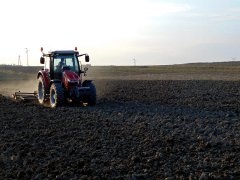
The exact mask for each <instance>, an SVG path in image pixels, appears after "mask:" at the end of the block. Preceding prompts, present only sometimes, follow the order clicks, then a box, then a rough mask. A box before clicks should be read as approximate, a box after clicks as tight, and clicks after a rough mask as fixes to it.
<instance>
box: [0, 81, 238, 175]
mask: <svg viewBox="0 0 240 180" xmlns="http://www.w3.org/2000/svg"><path fill="white" fill-rule="evenodd" d="M96 86H97V90H98V104H97V105H96V106H95V107H80V106H76V105H71V104H68V105H66V106H64V107H59V108H56V109H50V108H46V107H42V106H40V105H38V104H37V103H33V102H31V103H23V102H15V101H13V100H11V99H10V98H7V97H4V96H0V119H1V120H0V130H1V133H0V179H11V178H12V179H16V178H23V179H45V178H47V179H88V178H90V179H164V178H169V179H170V178H172V179H173V178H174V179H181V178H182V179H188V178H192V179H199V178H200V179H207V178H209V179H240V161H239V159H240V121H239V119H240V114H239V107H240V83H239V82H237V81H235V82H228V81H136V80H122V81H116V80H98V81H96Z"/></svg>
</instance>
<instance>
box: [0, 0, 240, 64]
mask: <svg viewBox="0 0 240 180" xmlns="http://www.w3.org/2000/svg"><path fill="white" fill-rule="evenodd" d="M0 22H1V30H0V48H1V54H0V64H16V63H17V60H18V56H19V55H20V56H21V60H22V63H23V64H26V53H25V48H28V49H29V61H30V65H39V57H40V55H41V54H40V51H39V49H40V47H41V46H43V47H44V49H45V51H48V50H54V49H73V48H74V47H75V46H78V49H79V50H80V51H81V52H87V53H89V55H90V57H91V62H92V64H93V65H132V64H133V58H135V59H136V61H137V64H138V65H161V64H179V63H189V62H213V61H229V60H232V59H235V60H239V59H240V53H239V47H240V1H237V0H191V1H190V0H121V1H120V0H101V1H99V0H89V1H84V0H69V1H64V0H35V1H31V0H21V1H18V0H8V1H1V2H0Z"/></svg>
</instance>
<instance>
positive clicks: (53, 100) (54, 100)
mask: <svg viewBox="0 0 240 180" xmlns="http://www.w3.org/2000/svg"><path fill="white" fill-rule="evenodd" d="M63 102H64V93H63V88H62V84H61V83H53V84H52V85H51V88H50V106H51V108H55V107H57V106H61V105H62V104H63Z"/></svg>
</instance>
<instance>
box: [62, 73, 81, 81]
mask: <svg viewBox="0 0 240 180" xmlns="http://www.w3.org/2000/svg"><path fill="white" fill-rule="evenodd" d="M63 78H64V81H65V82H68V83H78V82H79V76H78V75H77V74H76V73H75V72H73V71H70V70H65V71H64V72H63Z"/></svg>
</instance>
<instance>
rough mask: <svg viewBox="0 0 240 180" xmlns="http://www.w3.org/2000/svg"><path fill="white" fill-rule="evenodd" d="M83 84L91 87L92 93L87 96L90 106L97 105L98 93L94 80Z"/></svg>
mask: <svg viewBox="0 0 240 180" xmlns="http://www.w3.org/2000/svg"><path fill="white" fill-rule="evenodd" d="M83 86H85V87H90V94H89V95H88V97H87V103H88V105H89V106H95V105H96V103H97V93H96V87H95V85H94V84H93V83H92V82H86V83H84V85H83Z"/></svg>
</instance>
